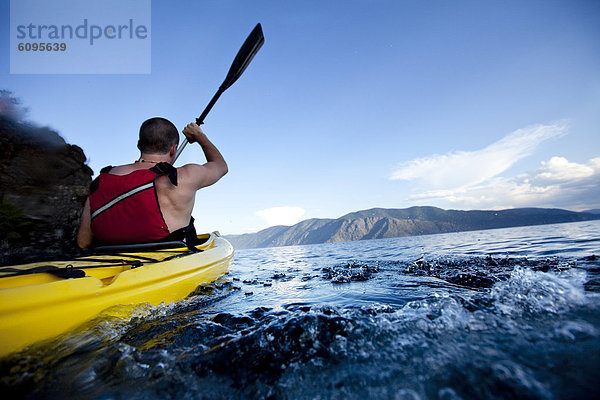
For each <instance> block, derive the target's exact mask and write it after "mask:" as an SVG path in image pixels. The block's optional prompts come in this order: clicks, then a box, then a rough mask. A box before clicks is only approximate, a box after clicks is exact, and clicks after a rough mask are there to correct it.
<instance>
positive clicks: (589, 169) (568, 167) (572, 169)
mask: <svg viewBox="0 0 600 400" xmlns="http://www.w3.org/2000/svg"><path fill="white" fill-rule="evenodd" d="M599 163H600V158H595V159H592V160H590V165H582V164H577V163H572V162H569V160H567V159H566V158H564V157H552V158H551V159H550V161H544V162H542V171H541V172H540V173H539V174H538V175H537V178H541V179H545V180H548V181H569V180H573V179H583V178H587V177H590V176H592V175H594V166H596V168H597V166H598V164H599Z"/></svg>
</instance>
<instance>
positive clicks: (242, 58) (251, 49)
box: [173, 24, 265, 163]
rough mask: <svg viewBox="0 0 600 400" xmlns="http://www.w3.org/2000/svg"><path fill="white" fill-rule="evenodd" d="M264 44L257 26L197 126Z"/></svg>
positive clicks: (197, 119) (198, 119)
mask: <svg viewBox="0 0 600 400" xmlns="http://www.w3.org/2000/svg"><path fill="white" fill-rule="evenodd" d="M264 42H265V37H264V36H263V32H262V27H261V26H260V24H257V25H256V27H255V28H254V29H253V30H252V32H250V35H248V38H247V39H246V41H245V42H244V44H243V45H242V48H241V49H240V51H238V53H237V55H236V56H235V59H234V60H233V64H231V68H229V72H228V73H227V77H225V80H224V81H223V83H222V84H221V86H220V87H219V90H217V93H215V95H214V96H213V98H212V99H211V100H210V103H208V105H207V106H206V108H205V109H204V111H203V112H202V115H200V116H199V117H198V118H196V124H198V125H202V124H203V123H204V118H206V116H207V115H208V112H209V111H210V109H211V108H212V107H213V106H214V105H215V103H216V102H217V100H218V99H219V97H220V96H221V94H223V92H224V91H225V90H227V89H228V88H229V87H230V86H231V85H233V84H234V83H235V81H237V80H238V78H239V77H240V76H242V73H243V72H244V70H246V67H248V65H249V64H250V61H252V59H253V58H254V56H255V55H256V53H258V50H259V49H260V48H261V46H262V45H263V43H264ZM186 144H188V141H187V140H184V142H183V143H182V144H181V146H179V149H177V154H175V159H174V160H173V163H175V160H177V158H179V155H180V154H181V152H182V151H183V149H184V148H185V146H186Z"/></svg>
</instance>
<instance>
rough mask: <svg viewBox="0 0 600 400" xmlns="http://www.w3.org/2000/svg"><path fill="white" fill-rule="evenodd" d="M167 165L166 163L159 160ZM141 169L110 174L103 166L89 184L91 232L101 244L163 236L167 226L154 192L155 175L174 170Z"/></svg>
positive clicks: (167, 232)
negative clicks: (123, 173)
mask: <svg viewBox="0 0 600 400" xmlns="http://www.w3.org/2000/svg"><path fill="white" fill-rule="evenodd" d="M161 164H166V163H161ZM162 167H163V168H157V166H155V167H153V168H151V169H140V170H137V171H133V172H131V173H129V174H127V175H111V174H109V173H108V171H109V170H110V167H107V168H104V169H103V170H102V171H101V173H100V176H98V178H96V179H95V180H94V182H92V185H91V187H90V210H91V216H92V233H93V234H94V237H95V238H97V239H98V240H100V241H102V242H104V243H110V244H127V243H146V242H154V241H158V240H161V239H164V238H165V237H167V236H168V235H169V228H168V227H167V224H166V222H165V219H164V218H163V215H162V212H161V210H160V204H159V203H158V197H157V195H156V186H155V181H156V178H157V177H159V176H161V175H163V174H165V173H169V177H170V178H171V182H173V178H172V174H173V170H174V171H175V179H174V180H175V183H174V184H175V185H176V184H177V177H176V171H177V170H176V169H175V168H173V167H172V166H171V165H168V167H170V168H166V169H167V170H165V168H164V167H165V166H162Z"/></svg>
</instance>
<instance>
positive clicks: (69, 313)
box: [0, 232, 233, 357]
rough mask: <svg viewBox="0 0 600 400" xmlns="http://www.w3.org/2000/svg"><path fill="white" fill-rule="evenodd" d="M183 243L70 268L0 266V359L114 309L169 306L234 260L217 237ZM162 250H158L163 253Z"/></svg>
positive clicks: (65, 264) (90, 259) (128, 250)
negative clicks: (193, 247) (191, 245)
mask: <svg viewBox="0 0 600 400" xmlns="http://www.w3.org/2000/svg"><path fill="white" fill-rule="evenodd" d="M198 239H199V240H200V242H201V244H199V245H196V248H197V249H198V250H200V251H196V252H194V251H191V250H190V249H188V248H187V247H185V245H184V244H183V242H179V244H175V243H173V244H169V245H164V244H162V246H155V247H156V248H152V249H147V250H141V249H140V248H139V247H137V248H135V250H132V248H134V247H135V246H131V247H127V246H125V250H121V251H114V250H113V251H112V253H111V254H103V255H92V256H87V257H81V258H77V259H74V260H72V261H52V262H45V263H33V264H23V265H16V266H11V267H0V357H2V356H5V355H7V354H9V353H12V352H15V351H18V350H21V349H23V348H25V347H26V346H28V345H30V344H33V343H35V342H38V341H41V340H44V339H49V338H52V337H54V336H57V335H59V334H61V333H63V332H66V331H68V330H69V329H71V328H74V327H76V326H78V325H80V324H81V323H83V322H85V321H88V320H91V319H93V318H94V317H95V316H97V315H98V314H99V313H100V312H101V311H103V310H105V309H107V308H109V307H112V306H115V305H120V304H138V303H149V304H153V305H158V304H160V303H163V302H164V303H171V302H174V301H178V300H181V299H183V298H184V297H186V296H187V295H188V294H190V293H191V292H193V291H194V289H196V287H197V286H198V285H199V284H201V283H208V282H212V281H214V280H215V279H216V278H217V277H219V276H220V275H222V274H224V273H225V272H226V271H227V269H228V268H229V266H230V265H231V263H232V261H233V247H232V246H231V244H230V243H229V242H228V241H227V240H225V239H224V238H222V237H221V236H220V235H219V234H218V233H217V232H215V233H212V234H206V235H199V236H198ZM165 246H168V247H167V248H160V247H165Z"/></svg>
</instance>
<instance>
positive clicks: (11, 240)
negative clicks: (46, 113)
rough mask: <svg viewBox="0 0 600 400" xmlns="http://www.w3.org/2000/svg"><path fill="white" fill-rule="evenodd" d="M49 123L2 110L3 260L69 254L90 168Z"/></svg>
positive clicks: (4, 262)
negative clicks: (12, 115)
mask: <svg viewBox="0 0 600 400" xmlns="http://www.w3.org/2000/svg"><path fill="white" fill-rule="evenodd" d="M85 162H86V156H85V154H84V153H83V150H82V149H81V148H79V147H78V146H75V145H70V144H67V143H66V142H65V141H64V140H63V138H61V137H60V136H59V135H58V133H56V132H54V131H52V130H51V129H49V128H40V127H35V126H32V125H29V124H26V123H22V122H18V121H17V120H15V119H12V118H10V117H9V116H7V115H0V265H11V264H17V263H23V262H30V261H37V260H48V259H56V258H62V257H70V256H73V255H75V254H77V253H78V252H79V251H78V250H77V246H76V235H77V227H78V224H79V218H80V214H81V209H82V207H83V203H84V202H85V198H86V195H87V189H88V187H89V184H90V182H91V177H92V170H91V169H90V168H89V167H88V166H87V165H86V164H85Z"/></svg>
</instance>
